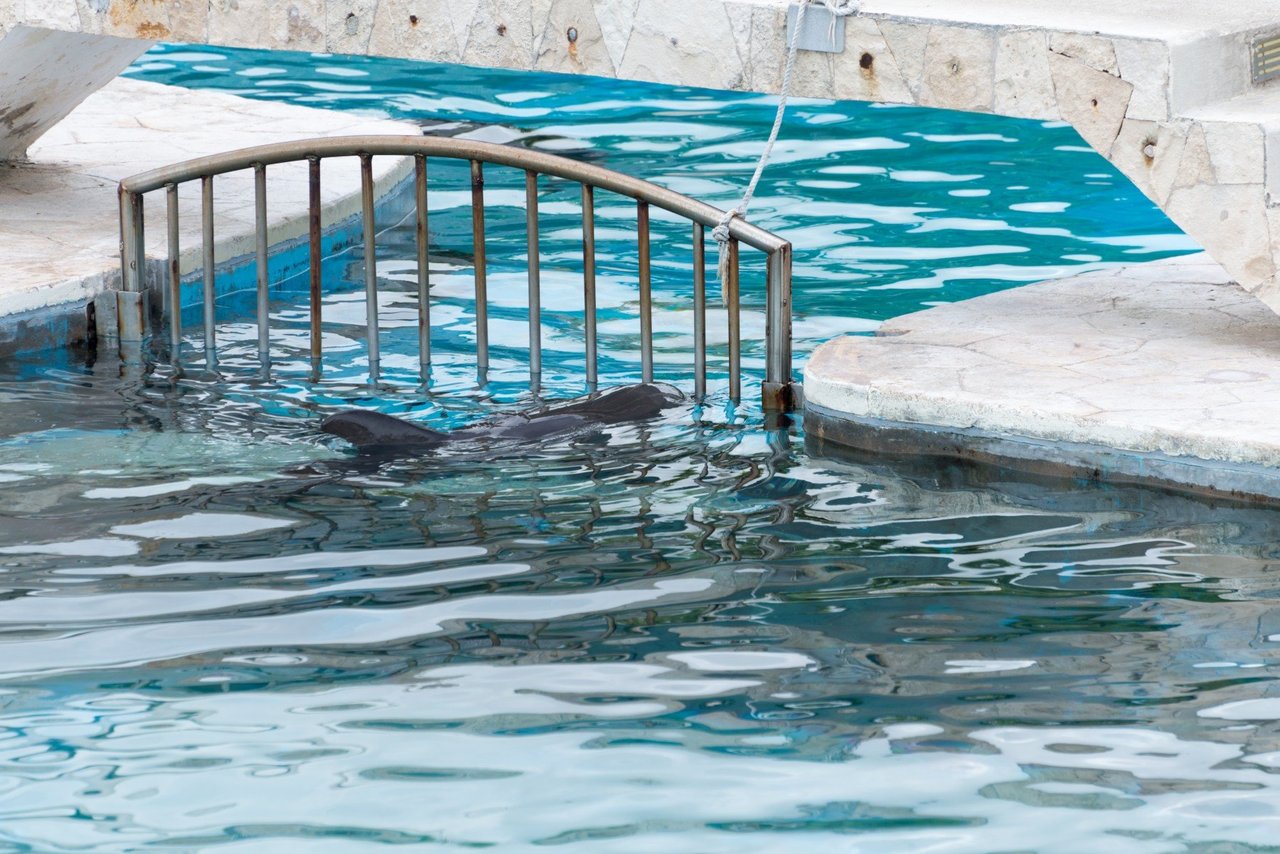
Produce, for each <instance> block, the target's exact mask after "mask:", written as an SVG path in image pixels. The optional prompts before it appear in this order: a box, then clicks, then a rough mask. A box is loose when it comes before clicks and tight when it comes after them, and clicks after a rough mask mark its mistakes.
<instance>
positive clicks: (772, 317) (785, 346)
mask: <svg viewBox="0 0 1280 854" xmlns="http://www.w3.org/2000/svg"><path fill="white" fill-rule="evenodd" d="M766 288H767V289H768V291H767V294H766V299H767V305H766V319H765V346H766V348H767V351H766V352H767V356H766V359H767V361H766V363H765V384H764V401H763V403H764V409H765V411H766V412H790V411H791V410H792V409H794V408H795V405H796V402H795V400H794V399H793V397H792V393H793V390H792V387H791V244H790V243H788V244H786V245H784V246H780V247H778V248H777V249H775V250H773V252H771V253H769V266H768V279H767V281H766Z"/></svg>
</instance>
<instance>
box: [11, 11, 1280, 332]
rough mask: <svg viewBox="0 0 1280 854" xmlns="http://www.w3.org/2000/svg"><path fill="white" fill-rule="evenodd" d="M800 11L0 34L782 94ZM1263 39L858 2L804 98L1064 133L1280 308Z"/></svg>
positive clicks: (1166, 15) (1278, 126)
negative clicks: (953, 114)
mask: <svg viewBox="0 0 1280 854" xmlns="http://www.w3.org/2000/svg"><path fill="white" fill-rule="evenodd" d="M787 2H788V0H0V33H3V32H4V30H5V29H6V28H11V27H13V26H14V25H15V24H17V23H19V22H21V23H25V24H28V25H34V26H41V27H47V28H52V29H61V30H71V31H77V32H83V33H88V34H94V35H106V36H114V37H118V38H127V39H139V40H161V39H163V40H172V41H187V42H197V43H211V44H225V45H237V46H246V47H259V48H273V49H285V50H301V51H328V52H335V53H352V54H377V55H383V56H395V57H406V58H414V59H426V60H434V61H442V62H460V63H465V64H471V65H482V66H494V67H504V68H515V69H539V70H545V71H558V72H568V73H581V74H592V75H600V76H605V77H621V78H627V79H635V80H651V81H656V82H662V83H669V84H684V85H693V86H704V87H711V88H721V89H736V90H753V91H761V92H776V91H777V90H778V89H779V87H780V84H781V78H782V67H783V62H784V57H785V52H786V43H785V34H786V24H785V20H786V7H787ZM1115 8H1128V9H1130V13H1129V14H1128V15H1127V17H1126V15H1124V14H1120V13H1115V12H1114V11H1113V10H1114V9H1115ZM1268 28H1270V29H1272V30H1274V31H1276V32H1278V33H1280V4H1275V3H1274V2H1272V0H1233V2H1232V3H1230V4H1224V3H1222V2H1220V0H1177V1H1176V2H1175V0H1125V2H1123V3H1116V2H1103V0H1056V2H1053V3H1046V2H1044V0H985V2H983V3H977V4H975V3H972V2H966V1H965V0H862V4H861V10H860V13H859V14H858V15H856V16H854V17H850V18H847V19H845V43H844V50H843V52H841V53H810V52H806V53H802V54H801V56H800V59H799V61H798V65H797V79H796V81H795V84H794V87H793V91H795V92H796V93H797V94H801V95H806V96H812V97H822V98H840V99H854V100H874V101H887V102H897V103H905V104H919V105H922V106H930V107H943V108H948V109H956V110H968V111H977V112H993V113H1000V114H1004V115H1010V116H1020V117H1026V118H1036V119H1053V120H1058V119H1061V120H1064V121H1067V122H1069V123H1071V124H1072V125H1073V126H1074V127H1075V128H1076V129H1077V130H1078V131H1079V132H1080V134H1081V136H1082V137H1083V138H1084V139H1085V140H1086V141H1087V142H1088V143H1089V144H1090V145H1091V146H1093V147H1094V148H1095V149H1097V150H1098V151H1099V152H1100V153H1102V154H1103V155H1104V156H1105V157H1107V158H1108V159H1109V160H1111V161H1112V162H1113V163H1115V164H1116V166H1117V167H1118V168H1119V169H1120V170H1121V171H1122V172H1124V174H1125V175H1127V176H1128V177H1129V178H1130V179H1131V180H1133V181H1134V183H1135V184H1136V185H1137V186H1138V187H1139V188H1141V190H1142V191H1143V192H1144V193H1146V194H1147V195H1148V196H1149V197H1150V198H1151V199H1152V200H1153V201H1155V203H1156V204H1158V205H1159V206H1160V207H1161V208H1162V209H1164V210H1165V211H1166V212H1167V213H1168V214H1169V216H1170V217H1171V218H1172V219H1173V220H1174V221H1175V222H1176V223H1178V225H1179V226H1181V227H1182V228H1183V229H1184V230H1186V231H1187V232H1188V233H1189V234H1190V235H1191V236H1192V237H1193V238H1195V239H1196V240H1197V241H1199V242H1200V243H1201V244H1202V245H1203V246H1204V247H1205V248H1206V250H1208V251H1209V252H1210V254H1211V255H1212V256H1213V257H1214V258H1215V259H1216V260H1217V261H1218V262H1219V263H1221V264H1222V265H1223V266H1224V267H1226V268H1227V270H1228V271H1229V272H1230V273H1231V274H1232V275H1233V276H1234V277H1236V279H1237V280H1238V281H1239V282H1240V284H1241V285H1243V286H1244V287H1245V288H1246V289H1248V290H1250V291H1251V292H1253V293H1255V294H1256V295H1257V296H1259V297H1260V298H1261V299H1263V300H1264V301H1265V302H1266V303H1267V304H1268V305H1270V306H1271V307H1272V308H1273V309H1276V310H1277V311H1280V277H1278V275H1277V271H1278V270H1280V81H1274V82H1272V83H1269V84H1264V85H1262V86H1260V87H1255V86H1254V85H1253V84H1252V82H1251V80H1250V75H1249V65H1248V56H1249V45H1250V43H1251V41H1252V40H1253V39H1255V38H1256V37H1258V36H1259V34H1263V33H1265V32H1267V30H1268ZM2 44H3V42H0V45H2ZM3 85H4V84H0V89H2V88H3ZM861 130H862V129H859V131H860V132H861ZM3 132H4V128H3V126H0V133H3Z"/></svg>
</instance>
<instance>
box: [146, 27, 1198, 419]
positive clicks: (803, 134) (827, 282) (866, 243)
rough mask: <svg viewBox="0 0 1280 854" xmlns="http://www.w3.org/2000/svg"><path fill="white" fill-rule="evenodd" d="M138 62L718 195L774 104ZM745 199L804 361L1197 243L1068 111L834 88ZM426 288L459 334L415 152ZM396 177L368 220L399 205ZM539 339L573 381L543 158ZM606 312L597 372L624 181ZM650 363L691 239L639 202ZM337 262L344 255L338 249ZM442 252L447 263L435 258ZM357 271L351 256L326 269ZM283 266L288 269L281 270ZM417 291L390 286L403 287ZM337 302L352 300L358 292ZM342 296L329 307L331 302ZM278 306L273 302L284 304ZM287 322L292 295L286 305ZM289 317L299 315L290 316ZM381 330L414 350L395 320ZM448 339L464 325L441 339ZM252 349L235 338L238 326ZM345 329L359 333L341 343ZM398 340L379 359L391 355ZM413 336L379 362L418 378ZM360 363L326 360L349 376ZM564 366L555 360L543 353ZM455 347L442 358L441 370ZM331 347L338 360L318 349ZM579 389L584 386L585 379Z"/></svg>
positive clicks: (514, 177)
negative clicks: (430, 255) (932, 316)
mask: <svg viewBox="0 0 1280 854" xmlns="http://www.w3.org/2000/svg"><path fill="white" fill-rule="evenodd" d="M131 74H132V76H134V77H136V78H139V79H148V80H155V81H159V82H166V83H175V84H180V85H188V86H199V87H202V88H213V89H220V90H223V91H228V92H233V93H235V94H239V95H245V96H248V97H253V98H263V99H273V100H280V101H284V102H287V103H291V104H299V105H305V106H312V107H323V108H328V109H343V110H359V111H363V112H365V113H370V114H375V115H380V116H389V117H392V118H397V119H402V120H405V121H408V122H413V123H417V124H420V125H423V126H424V128H425V129H426V130H427V132H429V133H443V134H448V135H465V136H471V137H475V138H481V139H491V140H498V141H503V142H511V143H512V144H515V145H525V146H529V147H533V148H536V149H539V150H544V151H550V152H554V153H557V154H561V155H565V156H569V157H575V158H581V159H586V160H589V161H591V162H595V163H599V164H601V165H604V166H608V167H610V168H613V169H617V170H620V171H622V172H626V173H629V174H632V175H636V176H640V177H644V178H646V179H649V180H652V181H654V182H656V183H658V184H662V185H664V186H667V187H670V188H671V189H674V190H677V191H680V192H682V193H685V194H687V195H690V196H693V197H695V198H699V199H703V200H705V201H708V202H711V203H713V204H716V205H718V206H721V207H724V208H728V207H731V206H733V205H734V204H736V202H737V200H738V198H739V196H740V195H741V193H742V190H743V188H744V187H745V185H746V182H747V180H748V178H749V177H750V173H751V170H752V169H753V168H754V166H755V162H756V159H757V157H758V156H759V154H760V152H761V150H762V148H763V144H764V140H765V139H766V138H767V137H768V130H769V126H770V124H771V123H772V120H773V105H774V104H775V103H776V102H775V100H774V99H771V98H767V97H763V96H759V95H754V94H749V93H726V92H715V91H711V90H697V89H687V88H672V87H663V86H656V85H650V84H641V83H630V82H619V81H611V80H597V79H584V78H581V77H572V76H565V75H554V74H530V73H523V72H508V71H495V70H481V69H472V68H465V67H460V66H449V65H438V64H424V63H412V62H403V61H396V60H387V59H369V58H355V57H340V58H339V57H330V56H324V55H311V54H286V53H266V52H257V51H239V50H237V51H228V50H222V49H217V50H214V49H211V48H198V49H193V48H189V47H165V46H161V47H159V48H156V49H155V50H153V51H152V52H151V53H150V54H148V55H147V56H146V57H144V58H143V60H141V61H139V63H138V64H137V65H136V66H135V68H134V70H133V71H132V72H131ZM771 162H772V166H771V167H770V169H769V170H768V171H767V172H766V173H765V178H764V181H763V183H762V184H761V186H760V189H759V191H758V192H757V194H756V198H755V201H754V202H753V204H752V207H751V210H750V219H751V220H752V221H753V222H755V223H757V224H758V225H760V226H762V227H764V228H767V229H770V230H773V231H776V232H778V233H779V234H782V235H784V236H786V237H787V238H788V239H790V240H791V241H792V242H793V243H794V245H795V247H796V252H795V270H794V278H795V282H796V286H795V289H796V293H795V312H796V329H795V337H796V342H797V345H796V349H797V364H798V365H799V364H803V360H804V357H805V355H806V354H807V353H808V352H809V350H811V349H812V347H813V346H816V345H817V344H818V343H820V342H821V341H824V340H827V339H829V338H831V337H833V336H835V335H839V334H842V333H855V334H866V333H870V332H872V331H874V330H875V328H876V326H877V325H878V324H879V322H880V321H881V320H883V319H885V318H888V317H894V316H897V315H901V314H905V313H908V312H911V311H916V310H919V309H921V308H926V307H928V306H930V305H934V304H937V303H939V302H947V301H952V300H956V299H965V298H968V297H972V296H976V295H979V294H983V293H988V292H990V291H994V290H999V289H1001V288H1006V287H1010V286H1014V285H1018V284H1024V283H1027V282H1033V281H1040V280H1043V279H1046V278H1053V277H1056V276H1061V275H1068V274H1070V273H1073V272H1080V271H1083V270H1088V269H1094V268H1097V267H1101V266H1108V265H1114V264H1118V263H1133V262H1136V261H1144V260H1152V259H1155V258H1160V257H1166V256H1168V255H1171V254H1178V253H1180V252H1187V251H1193V250H1195V249H1196V248H1197V247H1196V246H1195V244H1194V243H1192V242H1191V241H1190V240H1189V239H1188V238H1187V237H1185V236H1184V235H1182V234H1181V233H1180V232H1179V231H1178V229H1177V228H1176V227H1175V226H1174V225H1173V224H1172V223H1170V222H1169V221H1168V220H1167V219H1166V218H1165V217H1164V216H1163V214H1161V213H1160V212H1159V210H1158V209H1156V208H1155V207H1154V206H1153V205H1152V204H1151V203H1150V202H1149V201H1148V200H1147V199H1146V198H1144V197H1143V196H1142V195H1141V193H1139V192H1138V191H1137V190H1136V189H1135V188H1134V187H1133V186H1132V185H1131V184H1130V183H1129V182H1128V181H1127V180H1126V179H1124V178H1123V177H1122V176H1120V175H1119V174H1118V173H1117V172H1116V171H1115V169H1114V168H1112V167H1111V166H1110V165H1109V164H1108V163H1107V162H1106V161H1105V160H1103V159H1102V158H1100V157H1098V156H1097V155H1096V154H1095V153H1093V152H1092V151H1091V150H1090V149H1089V148H1087V147H1086V146H1085V145H1084V143H1083V142H1082V141H1081V139H1080V137H1079V136H1078V135H1077V134H1076V133H1075V131H1073V130H1072V129H1071V128H1070V127H1067V126H1065V125H1063V124H1061V123H1042V122H1028V121H1018V120H1011V119H1004V118H999V117H991V116H976V115H971V114H963V113H955V112H947V111H934V110H921V109H915V108H904V107H889V106H883V105H868V104H858V103H848V102H841V103H836V102H831V101H815V100H800V101H796V102H793V106H792V108H791V110H790V112H789V113H788V117H787V121H786V123H785V124H784V126H783V128H782V133H781V137H780V141H779V143H778V145H777V147H776V148H775V151H774V155H773V159H772V161H771ZM431 168H432V186H433V188H435V190H434V191H433V194H432V198H431V202H430V207H431V210H432V220H431V222H432V231H433V235H432V237H433V244H432V245H433V252H434V253H436V255H437V256H438V264H437V268H438V269H437V271H436V272H437V275H436V280H435V281H436V284H435V288H434V293H435V294H436V297H437V299H438V301H439V302H440V304H441V305H442V312H443V314H442V317H443V318H445V321H444V323H443V324H442V325H443V326H444V327H445V329H444V330H442V332H443V334H455V335H458V336H461V335H464V334H465V335H469V334H470V333H469V332H467V331H466V330H467V327H468V324H469V323H470V322H472V321H473V317H474V314H473V309H472V306H471V303H470V296H469V295H470V292H471V276H470V270H469V266H468V265H469V259H470V255H471V249H472V247H471V224H470V219H469V204H470V194H469V192H468V187H469V184H468V177H467V174H466V167H465V164H461V165H454V164H450V163H449V162H448V161H445V160H433V161H432V167H431ZM486 181H487V187H488V190H487V200H488V204H489V211H488V214H487V217H488V219H487V223H488V225H489V261H490V266H491V270H492V281H491V283H490V289H491V292H492V293H493V295H494V302H495V306H494V309H493V310H494V323H495V324H496V327H495V333H494V335H493V337H494V339H495V340H496V341H498V342H499V343H505V342H519V344H518V346H516V345H512V346H509V347H504V348H500V350H499V352H498V353H496V354H495V359H496V366H495V373H494V378H495V379H496V380H497V388H498V390H499V391H498V393H499V394H501V389H503V388H504V385H503V384H504V382H510V383H512V385H511V386H510V388H512V389H514V388H515V387H516V386H517V385H520V384H523V383H524V382H526V381H525V380H523V377H524V376H525V365H527V356H526V350H525V347H526V346H527V345H526V343H525V342H527V340H528V339H527V333H526V332H525V328H524V327H525V321H524V316H525V315H524V306H525V296H524V277H525V272H524V271H525V254H524V237H525V223H524V183H523V182H524V177H523V174H522V173H520V172H517V171H516V170H503V169H499V168H490V169H488V170H487V171H486ZM411 205H412V198H411V193H410V192H405V193H402V194H401V197H400V199H399V202H398V207H397V204H396V203H394V202H393V204H392V205H391V207H392V208H393V210H391V211H389V212H386V213H385V214H384V216H383V217H382V220H381V221H380V224H381V225H382V226H386V227H390V226H392V225H393V224H394V223H395V222H396V220H397V216H411ZM541 207H542V239H543V253H542V254H543V258H542V263H543V279H544V289H545V291H546V300H545V302H546V307H547V309H548V313H547V314H546V315H545V316H544V339H545V340H546V341H547V342H548V346H549V347H550V348H551V349H552V351H553V353H552V356H551V359H550V364H549V368H550V370H551V372H552V375H551V376H549V377H548V378H547V379H548V381H549V382H550V384H551V387H552V389H555V388H557V387H561V388H563V389H564V390H566V391H571V390H573V389H572V388H571V386H572V384H573V383H574V382H575V381H576V380H580V378H581V374H582V365H581V360H580V359H574V358H573V355H572V354H573V353H574V351H575V350H577V351H579V352H580V348H581V338H582V333H581V295H580V290H581V262H580V244H579V239H580V231H579V228H580V214H579V207H578V191H577V189H576V187H572V186H568V185H566V184H562V183H554V182H549V181H545V180H544V182H543V193H542V199H541ZM597 208H598V211H597V224H598V240H599V246H598V252H599V256H598V258H599V274H600V288H601V293H600V304H601V308H602V309H603V311H604V317H603V318H602V320H603V323H602V328H601V335H602V336H603V341H604V345H605V350H606V362H605V364H604V365H603V366H602V367H603V370H604V371H605V377H606V379H610V380H614V381H625V380H626V379H627V378H628V377H634V376H635V375H636V373H637V371H638V364H639V354H638V352H637V351H636V340H637V339H636V333H637V327H638V323H637V321H636V320H635V318H636V311H637V306H636V293H635V284H634V283H635V237H634V222H635V210H634V204H633V203H631V202H630V201H629V200H625V199H622V198H619V197H614V196H610V195H609V194H606V193H601V194H600V198H598V199H597ZM654 228H655V235H654V288H655V300H656V319H655V328H656V330H657V332H658V336H659V337H658V342H657V347H658V356H657V361H658V370H659V373H660V374H664V369H665V374H664V375H665V376H666V377H667V378H668V379H672V380H675V379H678V378H680V377H683V376H685V375H686V374H687V366H688V353H689V351H690V348H691V335H692V311H691V307H690V305H689V294H690V292H691V285H690V277H691V273H690V270H691V263H692V259H691V252H692V248H691V240H690V236H689V233H688V226H687V224H685V223H683V222H682V221H678V220H676V219H674V218H667V217H662V216H658V217H656V218H655V223H654ZM381 240H382V244H383V245H382V249H381V254H380V272H381V273H383V276H384V280H385V283H386V284H387V285H388V286H389V287H392V288H394V287H397V286H400V287H403V288H407V289H411V287H412V285H411V284H410V283H411V281H412V279H413V276H414V272H413V264H414V262H413V257H414V255H413V250H412V241H413V234H412V229H411V228H405V227H400V228H392V229H391V230H390V231H389V233H386V234H384V235H383V236H382V238H381ZM350 261H351V264H353V265H354V264H359V263H361V259H360V258H359V257H352V258H351V259H350ZM451 262H452V263H451ZM743 263H744V274H743V278H744V306H745V309H746V316H745V317H744V320H743V331H744V338H745V339H746V344H745V347H744V358H745V362H744V364H745V365H746V367H747V368H748V369H752V370H755V371H757V373H758V372H759V371H760V370H761V369H762V366H763V355H764V354H763V351H762V349H761V347H759V346H758V345H756V344H755V343H754V342H757V341H759V340H760V339H761V338H762V337H763V329H764V293H763V257H762V256H761V255H760V254H759V253H755V252H750V251H744V253H743ZM343 275H345V277H346V278H347V279H349V280H351V281H352V282H353V283H354V284H358V283H359V281H360V277H361V276H362V273H361V271H360V270H359V269H358V268H356V267H354V266H352V267H351V268H350V269H349V270H347V271H346V272H345V274H344V273H342V272H341V271H335V276H336V277H341V276H343ZM297 284H298V286H299V287H305V283H303V282H301V281H300V280H299V281H298V283H297ZM410 296H411V295H410V294H407V293H406V294H403V295H402V296H400V297H395V296H389V297H388V298H387V299H388V303H387V304H386V306H385V308H387V309H388V310H389V311H391V312H392V313H393V314H394V313H395V312H397V311H398V312H400V314H395V318H396V319H397V320H403V318H404V317H405V316H407V313H408V312H410V311H411V310H412V303H411V301H410ZM352 299H354V300H356V301H358V303H359V304H356V303H354V302H353V303H351V304H350V305H349V309H350V311H349V313H350V315H351V316H352V317H353V318H356V319H359V318H361V317H363V314H362V312H363V296H362V295H361V294H359V293H355V294H353V296H352ZM338 310H339V311H341V310H342V309H341V308H339V309H338ZM282 319H283V320H284V321H285V322H288V321H289V320H290V318H288V317H285V318H282ZM296 320H297V321H298V322H299V323H300V321H301V318H296ZM295 328H300V326H297V325H296V326H295ZM390 334H391V335H392V336H396V335H397V334H398V335H401V336H404V337H403V339H402V340H400V341H399V342H393V343H392V345H391V349H392V350H399V351H401V352H405V353H408V352H411V347H412V346H413V342H412V339H411V336H412V330H411V329H401V330H400V331H399V332H398V333H397V332H396V330H394V329H393V330H392V331H391V333H390ZM710 334H711V340H712V343H713V344H715V345H717V349H716V351H715V352H714V353H713V356H712V364H713V366H715V367H718V368H719V369H720V376H721V377H723V365H724V359H725V354H724V352H723V348H724V342H725V340H726V332H725V329H724V315H723V311H716V310H713V312H712V314H711V332H710ZM456 343H459V344H460V343H462V342H461V339H457V340H456ZM243 344H244V346H243V348H242V351H243V353H244V354H245V355H246V356H247V355H250V354H251V353H252V348H251V345H252V339H251V338H247V339H245V340H244V342H243ZM353 352H354V350H353ZM393 361H394V360H393ZM411 361H412V360H408V361H406V363H405V364H403V365H401V366H400V367H401V368H402V369H403V370H399V371H397V368H396V366H395V365H392V366H391V368H392V370H391V374H390V376H391V378H392V379H393V380H394V379H398V380H401V381H411V380H412V370H413V365H412V364H410V362H411ZM359 367H360V366H359V365H356V364H352V365H350V367H349V369H347V370H345V371H343V372H342V373H343V375H345V376H348V377H349V378H351V379H353V380H354V379H356V378H357V374H358V371H359ZM560 367H563V369H564V373H563V374H561V375H556V373H555V372H556V369H557V368H560ZM455 368H456V370H455ZM335 370H338V369H337V368H335ZM437 380H438V381H440V382H441V383H442V387H443V388H448V389H457V390H461V389H462V388H464V387H465V386H466V385H467V384H468V382H469V381H470V380H469V376H468V374H467V372H466V370H465V369H464V366H462V365H457V366H451V365H444V366H442V371H441V372H440V373H439V375H438V376H437ZM578 390H580V389H578Z"/></svg>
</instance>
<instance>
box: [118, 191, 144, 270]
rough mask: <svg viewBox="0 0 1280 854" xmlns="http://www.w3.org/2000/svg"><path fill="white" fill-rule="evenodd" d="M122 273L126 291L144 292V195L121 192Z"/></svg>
mask: <svg viewBox="0 0 1280 854" xmlns="http://www.w3.org/2000/svg"><path fill="white" fill-rule="evenodd" d="M119 195H120V268H121V269H120V273H121V277H122V278H121V284H122V285H123V288H124V290H126V291H131V292H135V293H136V292H138V291H141V290H142V285H143V282H142V279H143V271H144V269H145V266H146V263H147V262H146V243H145V241H144V234H143V229H144V217H143V207H142V194H141V193H129V192H126V191H125V190H124V189H123V188H122V189H121V190H120V193H119Z"/></svg>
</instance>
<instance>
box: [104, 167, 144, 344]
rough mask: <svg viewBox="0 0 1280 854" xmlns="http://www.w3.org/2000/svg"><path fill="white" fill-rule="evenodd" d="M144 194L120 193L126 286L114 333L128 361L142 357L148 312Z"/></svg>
mask: <svg viewBox="0 0 1280 854" xmlns="http://www.w3.org/2000/svg"><path fill="white" fill-rule="evenodd" d="M144 225H145V218H144V216H143V204H142V195H141V194H140V193H126V192H124V191H121V193H120V265H121V277H122V280H121V284H122V285H123V289H122V290H120V291H116V295H115V301H116V304H115V313H116V328H115V329H114V330H112V331H113V333H114V336H115V337H116V338H118V340H119V344H120V358H121V359H122V360H123V361H124V362H125V363H126V364H129V365H134V364H138V363H140V362H141V361H142V343H143V340H144V339H145V338H146V329H147V313H146V300H145V296H146V295H145V293H144V292H143V285H144V281H143V279H144V274H145V270H146V237H145V233H144Z"/></svg>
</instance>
